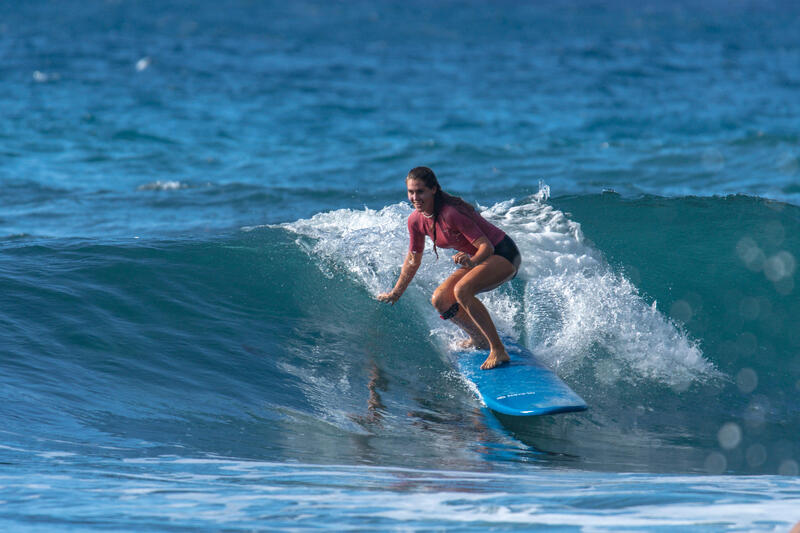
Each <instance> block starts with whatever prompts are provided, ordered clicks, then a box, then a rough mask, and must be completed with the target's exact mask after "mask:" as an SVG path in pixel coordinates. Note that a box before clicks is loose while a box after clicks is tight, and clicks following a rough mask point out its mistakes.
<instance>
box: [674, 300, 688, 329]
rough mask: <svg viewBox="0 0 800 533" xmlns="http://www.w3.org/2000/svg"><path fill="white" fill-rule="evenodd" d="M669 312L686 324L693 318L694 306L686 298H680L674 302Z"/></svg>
mask: <svg viewBox="0 0 800 533" xmlns="http://www.w3.org/2000/svg"><path fill="white" fill-rule="evenodd" d="M669 314H670V315H671V316H672V318H674V319H675V320H679V321H681V322H683V323H684V324H688V323H689V321H690V320H691V319H692V315H693V314H694V311H693V310H692V306H691V305H689V302H687V301H686V300H678V301H676V302H675V303H674V304H672V307H671V308H670V310H669Z"/></svg>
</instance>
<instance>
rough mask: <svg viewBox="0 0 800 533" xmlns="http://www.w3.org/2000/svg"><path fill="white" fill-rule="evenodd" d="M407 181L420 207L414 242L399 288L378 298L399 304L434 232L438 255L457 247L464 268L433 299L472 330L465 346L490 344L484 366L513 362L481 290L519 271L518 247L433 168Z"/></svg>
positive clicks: (412, 229) (412, 225)
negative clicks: (445, 186)
mask: <svg viewBox="0 0 800 533" xmlns="http://www.w3.org/2000/svg"><path fill="white" fill-rule="evenodd" d="M406 186H407V188H408V199H409V200H410V201H411V203H412V204H413V206H414V208H415V211H414V212H413V213H411V215H410V216H409V217H408V233H409V236H410V240H411V242H410V244H409V248H408V254H407V255H406V260H405V262H404V263H403V268H402V270H401V272H400V278H399V279H398V280H397V283H396V284H395V286H394V289H392V290H391V291H390V292H387V293H383V294H380V295H378V300H380V301H382V302H389V303H392V304H394V303H395V302H396V301H397V300H398V299H399V298H400V296H402V294H403V292H405V290H406V288H407V287H408V284H409V283H411V280H412V279H413V278H414V275H415V274H416V273H417V270H418V269H419V264H420V260H421V259H422V251H423V249H424V248H425V235H428V236H429V237H430V238H431V240H432V241H433V251H434V253H436V257H437V258H438V257H439V252H438V251H436V248H437V246H438V247H441V248H455V249H456V250H458V253H456V254H455V255H454V256H453V261H454V262H455V263H456V264H457V265H460V267H461V268H459V269H458V270H456V271H455V272H453V273H452V274H451V275H450V277H448V278H447V279H446V280H445V281H444V283H442V284H441V285H439V287H438V288H437V289H436V290H435V291H434V293H433V298H431V303H432V304H433V306H434V307H435V308H436V310H437V311H439V313H440V314H441V317H442V318H443V319H444V320H452V321H453V322H455V323H456V324H457V325H458V326H459V327H460V328H461V329H463V330H464V331H465V332H466V333H467V335H469V340H467V341H466V342H465V343H464V345H463V346H464V347H465V348H468V347H473V348H478V349H482V350H485V349H486V348H489V349H490V353H489V357H487V358H486V361H484V363H483V364H482V365H481V368H482V369H483V370H488V369H490V368H494V367H496V366H499V365H501V364H503V363H505V362H507V361H508V360H509V357H508V352H506V348H505V346H503V343H502V342H501V341H500V336H499V335H498V334H497V329H496V328H495V326H494V323H493V322H492V317H491V316H489V311H487V310H486V307H484V306H483V304H482V303H481V302H480V300H478V299H477V298H476V297H475V295H476V294H478V293H481V292H486V291H490V290H492V289H495V288H497V287H498V286H500V285H502V284H503V283H505V282H506V281H508V280H510V279H512V278H513V277H514V276H516V275H517V271H518V270H519V265H520V262H521V257H520V254H519V250H518V249H517V246H516V245H515V244H514V241H512V240H511V238H510V237H509V236H508V235H506V234H505V233H504V232H503V231H502V230H501V229H500V228H498V227H496V226H494V225H492V224H490V223H489V222H488V221H486V220H485V219H484V218H483V217H482V216H481V215H480V214H478V212H477V211H475V208H473V207H472V206H471V205H469V204H468V203H466V202H465V201H464V200H462V199H461V198H458V197H457V196H451V195H449V194H447V193H446V192H444V191H443V190H442V188H441V187H440V186H439V181H438V180H437V179H436V175H435V174H434V173H433V171H432V170H431V169H429V168H428V167H416V168H413V169H411V172H409V173H408V176H407V177H406Z"/></svg>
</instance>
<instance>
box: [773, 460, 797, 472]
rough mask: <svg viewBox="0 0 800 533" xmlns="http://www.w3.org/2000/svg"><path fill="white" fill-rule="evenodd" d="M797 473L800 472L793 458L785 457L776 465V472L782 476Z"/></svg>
mask: <svg viewBox="0 0 800 533" xmlns="http://www.w3.org/2000/svg"><path fill="white" fill-rule="evenodd" d="M798 473H800V468H799V467H798V465H797V461H795V460H794V459H787V460H785V461H783V462H782V463H781V466H779V467H778V474H780V475H782V476H796V475H797V474H798Z"/></svg>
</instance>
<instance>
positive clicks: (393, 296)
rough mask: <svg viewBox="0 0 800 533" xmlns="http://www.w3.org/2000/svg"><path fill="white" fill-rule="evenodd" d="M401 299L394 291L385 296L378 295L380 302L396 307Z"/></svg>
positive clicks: (384, 294)
mask: <svg viewBox="0 0 800 533" xmlns="http://www.w3.org/2000/svg"><path fill="white" fill-rule="evenodd" d="M399 299H400V295H399V294H397V293H396V292H394V291H390V292H384V293H383V294H379V295H378V301H379V302H386V303H390V304H392V305H394V303H395V302H396V301H397V300H399Z"/></svg>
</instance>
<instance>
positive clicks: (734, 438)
mask: <svg viewBox="0 0 800 533" xmlns="http://www.w3.org/2000/svg"><path fill="white" fill-rule="evenodd" d="M717 440H719V445H720V446H722V447H723V448H724V449H726V450H732V449H734V448H736V447H737V446H739V443H740V442H742V430H741V428H740V427H739V425H738V424H736V423H734V422H727V423H726V424H724V425H723V426H722V428H720V430H719V432H718V433H717Z"/></svg>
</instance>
